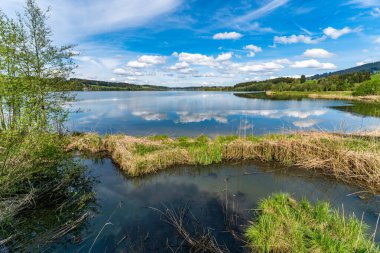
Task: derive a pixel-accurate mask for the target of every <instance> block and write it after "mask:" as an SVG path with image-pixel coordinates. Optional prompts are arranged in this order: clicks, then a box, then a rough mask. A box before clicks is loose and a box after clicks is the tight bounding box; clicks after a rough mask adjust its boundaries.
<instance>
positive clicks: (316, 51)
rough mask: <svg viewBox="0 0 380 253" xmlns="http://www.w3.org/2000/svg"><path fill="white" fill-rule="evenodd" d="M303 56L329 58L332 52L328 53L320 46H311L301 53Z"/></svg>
mask: <svg viewBox="0 0 380 253" xmlns="http://www.w3.org/2000/svg"><path fill="white" fill-rule="evenodd" d="M303 56H305V57H309V58H330V57H333V56H334V54H333V53H330V52H329V51H327V50H325V49H321V48H313V49H308V50H306V51H305V52H304V53H303Z"/></svg>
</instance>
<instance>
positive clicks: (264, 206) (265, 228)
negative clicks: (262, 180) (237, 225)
mask: <svg viewBox="0 0 380 253" xmlns="http://www.w3.org/2000/svg"><path fill="white" fill-rule="evenodd" d="M246 237H247V239H248V244H249V246H250V247H251V249H252V250H253V252H331V253H332V252H334V253H335V252H341V253H344V252H380V249H379V248H378V246H376V244H374V243H373V241H372V238H371V236H370V235H369V233H368V227H367V225H366V224H364V223H363V221H361V220H359V219H357V218H356V217H354V216H350V217H349V218H345V217H344V210H341V211H338V210H333V209H331V208H330V206H329V204H328V203H325V202H318V203H316V204H315V205H314V206H313V205H311V204H310V203H309V202H308V201H307V200H302V201H301V202H297V201H296V200H294V199H292V198H291V197H290V196H289V195H287V194H276V195H273V196H271V197H269V198H266V199H264V200H262V201H261V202H260V204H259V207H258V210H257V219H256V220H254V221H253V222H252V224H251V225H250V226H249V227H248V229H247V230H246Z"/></svg>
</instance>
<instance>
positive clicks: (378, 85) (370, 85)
mask: <svg viewBox="0 0 380 253" xmlns="http://www.w3.org/2000/svg"><path fill="white" fill-rule="evenodd" d="M353 95H355V96H366V95H380V74H377V75H374V76H373V77H372V79H371V80H368V81H366V82H363V83H361V84H360V85H359V86H357V87H356V88H355V90H354V92H353Z"/></svg>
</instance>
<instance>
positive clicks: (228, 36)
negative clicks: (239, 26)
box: [212, 32, 243, 40]
mask: <svg viewBox="0 0 380 253" xmlns="http://www.w3.org/2000/svg"><path fill="white" fill-rule="evenodd" d="M241 37H243V35H242V34H241V33H237V32H224V33H217V34H215V35H214V36H213V37H212V38H213V39H214V40H238V39H240V38H241Z"/></svg>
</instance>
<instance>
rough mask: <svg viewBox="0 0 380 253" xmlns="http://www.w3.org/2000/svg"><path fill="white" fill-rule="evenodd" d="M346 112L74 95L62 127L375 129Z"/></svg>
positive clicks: (311, 106) (197, 98) (251, 102)
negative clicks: (74, 100) (66, 119)
mask: <svg viewBox="0 0 380 253" xmlns="http://www.w3.org/2000/svg"><path fill="white" fill-rule="evenodd" d="M349 106H350V104H349V103H348V102H345V101H336V100H335V101H334V100H312V99H303V100H282V101H275V100H263V99H248V98H242V97H238V96H235V95H234V94H233V93H230V92H192V91H158V92H128V91H126V92H123V91H117V92H112V91H106V92H102V91H100V92H78V93H77V101H76V102H74V103H72V104H71V110H72V111H78V110H79V113H72V114H71V115H70V121H69V122H68V124H67V127H68V129H70V130H74V131H85V132H88V131H96V132H99V133H101V134H106V133H125V134H128V135H155V134H165V135H170V136H182V135H189V136H197V135H200V134H206V135H209V136H215V135H222V134H240V135H248V134H265V133H273V132H283V131H289V130H312V129H314V130H324V131H340V132H342V131H345V132H353V131H360V130H369V131H371V130H374V129H378V128H379V127H380V119H379V118H377V117H370V116H364V115H360V114H358V113H353V112H350V111H349V110H348V109H347V108H349ZM369 106H371V105H369ZM340 108H341V109H340ZM379 115H380V114H379Z"/></svg>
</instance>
